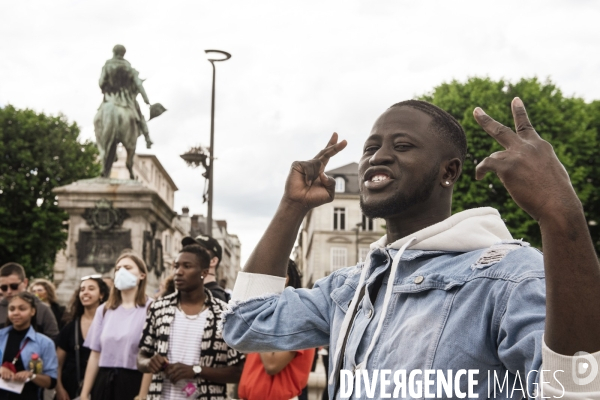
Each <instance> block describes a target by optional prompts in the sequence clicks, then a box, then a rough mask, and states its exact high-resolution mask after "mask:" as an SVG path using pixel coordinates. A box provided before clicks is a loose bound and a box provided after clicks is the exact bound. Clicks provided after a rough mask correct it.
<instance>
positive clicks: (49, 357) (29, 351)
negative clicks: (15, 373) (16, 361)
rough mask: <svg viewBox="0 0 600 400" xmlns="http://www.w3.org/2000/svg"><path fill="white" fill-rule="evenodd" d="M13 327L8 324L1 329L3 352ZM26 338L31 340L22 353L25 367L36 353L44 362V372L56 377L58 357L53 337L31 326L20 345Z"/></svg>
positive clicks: (0, 341)
mask: <svg viewBox="0 0 600 400" xmlns="http://www.w3.org/2000/svg"><path fill="white" fill-rule="evenodd" d="M12 329H13V327H12V326H7V327H6V328H3V329H0V350H1V351H2V354H4V352H5V351H6V342H7V341H8V333H9V332H10V331H11V330H12ZM26 339H29V342H27V345H26V346H25V347H23V351H22V352H21V355H20V357H21V361H22V362H23V365H24V366H25V368H28V365H29V361H30V360H31V356H32V355H33V353H36V354H38V355H39V356H40V358H41V360H42V363H43V365H42V373H43V374H44V375H48V376H49V377H51V378H54V379H56V378H57V374H58V358H57V357H56V349H55V347H54V342H53V341H52V339H50V338H49V337H48V336H46V335H43V334H41V333H38V332H36V331H35V329H33V327H31V326H30V327H29V330H28V331H27V333H26V334H25V339H23V341H22V342H21V344H20V346H23V343H24V341H25V340H26Z"/></svg>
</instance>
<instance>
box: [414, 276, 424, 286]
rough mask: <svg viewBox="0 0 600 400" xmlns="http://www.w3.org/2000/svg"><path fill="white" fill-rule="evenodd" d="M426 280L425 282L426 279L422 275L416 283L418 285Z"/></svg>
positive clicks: (417, 278) (416, 279)
mask: <svg viewBox="0 0 600 400" xmlns="http://www.w3.org/2000/svg"><path fill="white" fill-rule="evenodd" d="M424 280H425V278H423V277H422V276H421V275H419V276H417V277H416V278H415V283H416V284H417V285H418V284H419V283H421V282H423V281H424Z"/></svg>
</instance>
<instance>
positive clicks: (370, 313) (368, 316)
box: [367, 308, 373, 319]
mask: <svg viewBox="0 0 600 400" xmlns="http://www.w3.org/2000/svg"><path fill="white" fill-rule="evenodd" d="M372 316H373V309H372V308H371V309H370V310H369V312H368V313H367V318H369V319H370V318H371V317H372Z"/></svg>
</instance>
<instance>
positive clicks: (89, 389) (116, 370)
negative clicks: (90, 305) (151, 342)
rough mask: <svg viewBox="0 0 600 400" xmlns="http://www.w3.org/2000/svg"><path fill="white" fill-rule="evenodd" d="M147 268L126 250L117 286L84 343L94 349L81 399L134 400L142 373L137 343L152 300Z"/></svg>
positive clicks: (117, 270) (119, 264)
mask: <svg viewBox="0 0 600 400" xmlns="http://www.w3.org/2000/svg"><path fill="white" fill-rule="evenodd" d="M147 274H148V270H147V268H146V264H145V263H144V261H142V259H141V258H139V257H138V256H136V255H135V254H133V253H124V254H122V255H121V256H120V257H119V259H118V260H117V263H116V266H115V285H114V287H113V289H112V290H111V292H110V296H109V297H108V301H107V302H106V303H104V304H102V305H101V306H100V307H98V309H97V310H96V315H95V316H94V321H93V322H92V326H91V327H90V330H89V332H88V336H87V338H86V339H85V343H84V346H85V347H88V348H90V349H91V351H92V352H91V354H90V358H89V360H88V365H87V368H86V371H85V378H84V381H83V388H82V389H81V398H82V399H84V400H85V399H88V398H89V396H90V394H91V397H92V399H93V400H101V399H111V400H132V399H133V398H134V397H135V396H136V395H138V392H139V389H140V384H141V382H142V376H143V374H142V373H141V372H139V371H138V370H137V365H136V357H137V353H138V344H139V340H140V337H141V335H142V330H143V328H144V322H145V320H146V309H147V308H148V306H149V305H150V302H151V300H150V299H149V298H148V297H147V296H146V275H147Z"/></svg>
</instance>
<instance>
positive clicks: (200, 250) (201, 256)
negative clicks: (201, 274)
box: [179, 244, 211, 269]
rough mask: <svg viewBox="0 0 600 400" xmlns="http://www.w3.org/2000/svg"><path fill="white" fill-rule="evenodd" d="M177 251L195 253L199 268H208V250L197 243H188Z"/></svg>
mask: <svg viewBox="0 0 600 400" xmlns="http://www.w3.org/2000/svg"><path fill="white" fill-rule="evenodd" d="M179 253H180V254H181V253H192V254H195V255H196V258H197V259H198V262H199V263H200V268H201V269H208V268H209V267H210V259H211V257H210V254H208V250H206V249H205V248H204V247H202V246H200V245H199V244H188V245H187V246H183V248H182V249H181V250H179Z"/></svg>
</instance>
